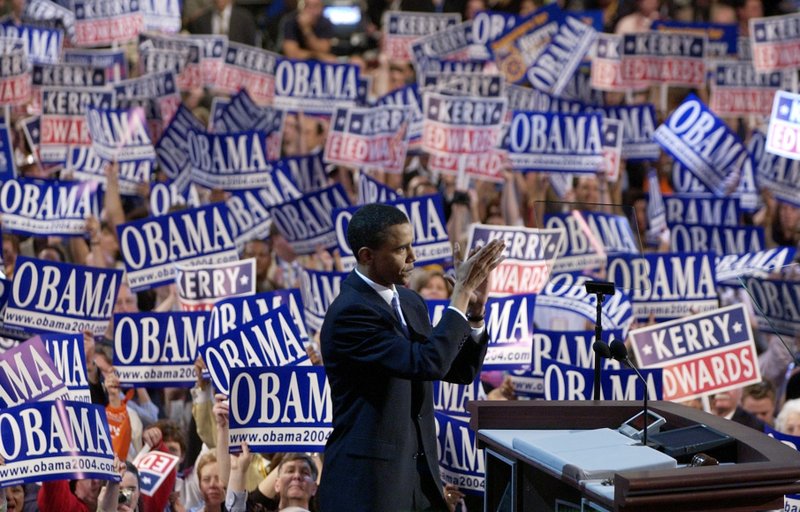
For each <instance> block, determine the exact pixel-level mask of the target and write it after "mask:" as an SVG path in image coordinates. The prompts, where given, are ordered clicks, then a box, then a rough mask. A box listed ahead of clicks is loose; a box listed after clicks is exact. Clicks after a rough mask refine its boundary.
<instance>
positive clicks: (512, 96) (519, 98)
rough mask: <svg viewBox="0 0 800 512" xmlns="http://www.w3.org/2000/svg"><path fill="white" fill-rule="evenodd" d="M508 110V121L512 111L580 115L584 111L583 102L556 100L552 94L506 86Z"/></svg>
mask: <svg viewBox="0 0 800 512" xmlns="http://www.w3.org/2000/svg"><path fill="white" fill-rule="evenodd" d="M506 96H508V110H507V112H506V116H507V117H508V118H509V119H510V118H511V113H512V111H514V110H528V111H532V112H561V113H563V114H580V113H582V112H584V110H586V108H587V105H584V104H583V102H580V101H575V100H569V99H565V98H557V97H555V96H553V95H552V94H548V93H546V92H544V91H539V90H537V89H531V88H530V87H520V86H519V85H507V86H506Z"/></svg>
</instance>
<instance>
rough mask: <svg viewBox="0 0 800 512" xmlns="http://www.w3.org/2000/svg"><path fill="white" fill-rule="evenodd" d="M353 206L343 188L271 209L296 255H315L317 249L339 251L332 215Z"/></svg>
mask: <svg viewBox="0 0 800 512" xmlns="http://www.w3.org/2000/svg"><path fill="white" fill-rule="evenodd" d="M348 206H350V200H349V199H348V197H347V193H346V192H345V190H344V188H343V187H342V186H341V185H340V184H338V183H337V184H335V185H331V186H330V187H327V188H324V189H322V190H318V191H316V192H311V193H308V194H305V195H303V196H302V197H300V198H298V199H293V200H291V201H287V202H285V203H283V204H280V205H278V206H273V207H271V208H270V209H269V213H270V215H271V216H272V221H273V222H274V223H275V224H276V226H277V227H278V230H279V231H280V233H281V235H283V237H284V238H286V240H287V241H288V242H289V243H290V244H292V248H293V249H294V250H295V252H296V253H297V254H313V253H314V252H316V251H317V249H318V248H320V247H322V248H324V249H333V248H334V247H336V231H335V229H334V225H333V221H332V215H333V210H334V209H335V208H345V207H348Z"/></svg>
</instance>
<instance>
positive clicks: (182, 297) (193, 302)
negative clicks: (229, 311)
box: [175, 258, 256, 311]
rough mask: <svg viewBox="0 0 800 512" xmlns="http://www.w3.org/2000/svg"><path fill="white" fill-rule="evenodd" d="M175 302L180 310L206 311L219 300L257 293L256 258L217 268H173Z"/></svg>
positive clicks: (178, 265) (218, 265)
mask: <svg viewBox="0 0 800 512" xmlns="http://www.w3.org/2000/svg"><path fill="white" fill-rule="evenodd" d="M175 267H176V269H177V274H178V275H177V276H176V277H175V284H176V291H177V292H178V303H179V304H180V307H181V309H182V310H183V311H209V310H211V308H212V307H213V306H214V303H216V302H217V301H218V300H222V299H226V298H228V297H238V296H244V295H253V294H254V293H255V292H256V259H255V258H247V259H244V260H239V261H229V262H227V263H218V264H216V265H203V266H202V267H198V266H191V265H190V266H185V265H181V264H176V265H175Z"/></svg>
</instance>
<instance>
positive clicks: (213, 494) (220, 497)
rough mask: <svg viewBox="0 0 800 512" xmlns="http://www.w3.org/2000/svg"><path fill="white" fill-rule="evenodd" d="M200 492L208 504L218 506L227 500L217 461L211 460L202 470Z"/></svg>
mask: <svg viewBox="0 0 800 512" xmlns="http://www.w3.org/2000/svg"><path fill="white" fill-rule="evenodd" d="M200 493H201V494H202V495H203V501H205V503H206V506H217V505H219V504H220V503H222V502H224V501H225V489H224V487H223V485H222V481H221V480H220V479H219V466H217V463H216V462H210V463H208V464H206V465H205V466H203V469H201V470H200Z"/></svg>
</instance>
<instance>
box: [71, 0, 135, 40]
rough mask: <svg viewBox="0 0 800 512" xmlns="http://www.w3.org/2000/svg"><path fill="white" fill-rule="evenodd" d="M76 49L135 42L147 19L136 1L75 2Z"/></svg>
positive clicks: (88, 0)
mask: <svg viewBox="0 0 800 512" xmlns="http://www.w3.org/2000/svg"><path fill="white" fill-rule="evenodd" d="M73 10H74V11H75V41H74V43H75V46H110V45H111V44H113V43H120V42H125V41H130V40H133V39H136V38H137V37H138V36H139V33H140V32H142V31H143V29H144V19H143V17H142V13H141V11H140V10H139V2H138V1H136V0H73Z"/></svg>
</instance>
